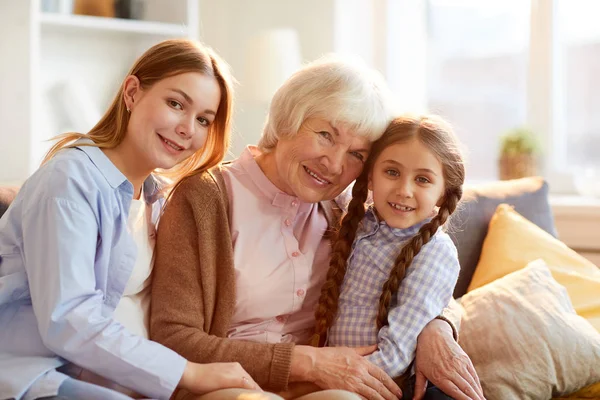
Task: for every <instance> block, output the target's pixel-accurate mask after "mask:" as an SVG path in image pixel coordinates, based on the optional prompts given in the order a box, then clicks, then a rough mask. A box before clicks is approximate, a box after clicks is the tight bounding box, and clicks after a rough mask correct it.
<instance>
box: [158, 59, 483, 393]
mask: <svg viewBox="0 0 600 400" xmlns="http://www.w3.org/2000/svg"><path fill="white" fill-rule="evenodd" d="M391 104H392V102H391V99H390V96H389V94H388V89H387V88H386V85H385V83H384V82H383V80H382V79H381V77H380V76H379V75H378V74H377V73H375V72H374V71H372V70H369V69H366V68H364V67H362V66H357V65H356V64H353V63H348V62H344V61H341V60H337V59H331V58H327V59H322V60H319V61H317V62H314V63H312V64H309V65H307V66H305V67H304V68H303V69H301V70H299V71H298V72H296V73H295V74H294V75H293V76H292V77H291V78H290V79H288V80H287V81H286V82H285V83H284V84H283V85H282V87H281V88H280V89H279V90H278V91H277V93H276V94H275V96H274V98H273V100H272V102H271V107H270V112H269V116H268V118H267V122H266V125H265V128H264V131H263V135H262V137H261V140H260V142H259V144H258V147H254V146H249V147H248V148H247V149H246V150H245V151H244V153H243V154H242V155H241V157H240V158H238V159H237V160H235V161H233V162H231V163H229V164H226V165H223V166H222V167H221V168H220V169H218V170H213V171H212V173H199V174H195V175H192V176H190V177H189V178H187V179H184V180H183V181H181V182H180V184H179V185H178V186H177V187H176V188H175V189H174V191H173V194H172V197H171V198H170V200H169V202H168V204H167V207H166V209H165V213H164V215H163V217H162V219H161V223H160V227H159V230H158V237H157V245H156V261H155V266H154V273H155V275H154V279H153V287H152V317H151V332H150V333H151V337H152V338H153V339H154V340H156V341H158V342H160V343H163V344H165V345H166V346H167V347H170V348H172V349H173V350H175V351H177V352H178V353H180V354H181V355H183V356H184V357H186V358H187V359H189V360H191V361H195V362H201V363H207V362H228V361H238V362H239V363H240V364H241V365H242V366H243V367H244V368H245V369H246V370H247V371H248V372H249V373H250V375H251V376H252V378H254V379H255V380H256V382H257V383H258V384H259V385H261V387H263V388H265V389H266V390H271V391H274V392H280V394H281V395H282V396H284V397H286V398H300V397H299V395H300V394H301V393H302V392H306V391H318V390H324V389H342V390H345V391H346V392H342V391H337V392H332V391H322V392H320V393H319V392H318V393H313V394H312V395H309V397H306V398H311V399H316V398H327V399H334V398H340V399H342V398H356V395H353V394H351V393H349V392H352V393H356V394H358V395H360V396H363V397H365V398H368V399H396V398H399V397H401V392H400V389H399V388H398V386H397V385H396V384H395V383H394V381H393V380H392V379H391V378H390V377H388V376H387V375H386V374H385V373H384V372H383V371H382V370H380V369H379V368H377V367H376V366H374V365H372V364H370V363H369V362H368V361H367V360H366V359H365V358H363V357H362V356H363V355H365V354H368V353H370V352H372V351H373V350H374V348H361V349H350V348H327V347H325V348H314V347H310V346H307V345H306V343H307V342H308V339H309V338H310V336H311V334H312V333H313V329H314V310H315V306H316V304H317V300H318V296H319V293H320V288H321V285H322V284H323V282H324V280H325V276H326V273H327V269H328V264H329V255H330V241H329V235H328V232H329V228H330V227H335V225H336V224H337V219H336V216H337V214H336V212H335V210H336V209H337V208H336V207H335V203H334V201H333V200H334V199H336V198H338V196H339V195H340V194H341V193H342V192H343V191H344V189H346V188H347V187H348V186H349V185H350V184H351V183H352V182H353V181H354V180H355V179H356V178H357V177H358V176H359V174H360V173H361V171H362V168H363V164H364V162H365V160H366V158H367V156H368V154H369V150H370V147H371V143H372V142H373V141H375V140H376V139H378V138H379V137H380V136H381V134H382V133H383V131H384V129H385V127H386V126H387V124H388V122H389V121H390V120H391V118H392V117H393V116H394V110H393V109H392V107H391ZM443 319H444V318H443V317H442V318H441V319H436V320H434V321H432V322H430V323H429V325H428V326H427V327H426V328H425V329H424V331H423V332H422V333H421V335H420V338H419V345H418V350H417V363H416V372H417V376H418V379H417V389H416V391H417V392H419V395H420V393H421V392H422V391H423V390H424V388H425V377H427V378H429V379H430V380H431V381H432V382H433V383H435V384H436V385H437V386H438V387H440V388H441V389H442V390H444V391H446V392H447V393H448V394H449V395H451V396H453V397H455V398H457V399H479V398H483V396H482V395H481V388H480V386H479V381H478V379H477V375H476V373H475V371H474V369H473V367H472V365H471V363H470V361H469V359H468V357H467V356H466V355H465V354H464V353H463V352H462V350H461V349H460V347H459V346H458V345H457V344H456V342H455V340H454V339H453V329H454V327H453V326H452V324H450V323H448V322H449V321H447V320H446V321H444V320H443ZM284 390H285V392H283V391H284ZM216 393H217V392H216ZM216 393H213V394H211V395H208V396H214V397H207V396H205V397H203V399H208V398H211V399H212V398H226V397H225V396H226V395H227V394H226V393H225V392H223V393H220V394H216ZM236 393H239V392H237V391H236V392H235V393H231V392H230V394H232V396H233V397H232V398H235V394H236ZM187 396H188V393H186V392H184V391H180V392H179V393H177V394H176V398H191V397H187ZM303 398H304V397H303Z"/></svg>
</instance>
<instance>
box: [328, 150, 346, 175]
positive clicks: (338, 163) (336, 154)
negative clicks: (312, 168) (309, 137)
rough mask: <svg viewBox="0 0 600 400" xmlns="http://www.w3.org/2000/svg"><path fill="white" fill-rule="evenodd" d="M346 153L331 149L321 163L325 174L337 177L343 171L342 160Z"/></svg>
mask: <svg viewBox="0 0 600 400" xmlns="http://www.w3.org/2000/svg"><path fill="white" fill-rule="evenodd" d="M345 155H346V151H345V150H344V149H338V148H335V147H333V148H331V149H330V150H329V151H328V152H327V154H326V155H325V157H323V160H322V163H323V164H324V166H325V167H326V168H327V173H328V174H330V175H339V174H341V173H342V171H343V170H344V158H345Z"/></svg>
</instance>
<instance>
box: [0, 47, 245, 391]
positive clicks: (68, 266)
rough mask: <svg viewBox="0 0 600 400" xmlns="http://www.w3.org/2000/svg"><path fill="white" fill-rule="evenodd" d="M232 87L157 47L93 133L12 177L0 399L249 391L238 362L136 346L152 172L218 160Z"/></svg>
mask: <svg viewBox="0 0 600 400" xmlns="http://www.w3.org/2000/svg"><path fill="white" fill-rule="evenodd" d="M231 79H232V78H231V77H230V75H229V72H228V69H227V67H226V65H225V64H224V63H223V62H222V61H221V60H220V59H219V58H218V57H217V56H216V55H215V54H214V53H213V52H212V51H210V50H209V49H206V48H204V47H202V46H200V45H199V44H197V43H195V42H192V41H188V40H168V41H165V42H162V43H159V44H157V45H155V46H154V47H152V48H150V49H149V50H148V51H147V52H146V53H144V54H143V55H142V56H141V57H140V58H139V59H138V60H137V61H136V63H135V64H134V65H133V67H132V69H131V70H130V72H129V74H128V76H127V77H126V78H125V80H124V82H123V84H122V85H121V88H120V90H119V92H118V93H117V95H116V96H115V98H114V100H113V102H112V104H111V106H110V108H109V109H108V111H107V112H106V114H105V115H104V116H103V117H102V119H101V120H100V121H99V122H98V123H97V124H96V126H94V127H93V128H92V130H91V131H90V132H89V133H88V134H85V135H84V134H79V133H69V134H66V135H63V137H62V138H61V140H60V141H59V142H58V143H57V144H56V145H55V146H54V147H53V148H52V149H51V150H50V152H49V154H48V156H47V158H46V160H45V162H44V164H43V165H42V166H41V167H40V168H39V170H38V171H37V172H35V173H34V174H33V175H32V176H31V177H30V178H29V179H28V180H27V181H26V182H25V183H24V185H23V186H22V188H21V189H20V190H19V193H18V194H17V196H16V198H15V200H14V201H13V203H12V204H11V206H10V208H9V209H8V211H7V212H6V213H5V214H4V215H3V217H2V219H0V326H1V327H2V329H0V398H2V399H5V398H16V399H21V398H24V399H36V398H41V397H48V398H51V397H52V396H57V395H58V396H59V397H60V398H69V399H75V398H76V399H82V398H83V399H125V398H129V397H127V396H124V395H122V394H121V393H119V392H117V391H115V390H112V389H107V388H105V387H101V386H99V385H95V384H91V383H89V382H83V381H82V379H84V380H87V381H95V382H102V383H103V385H105V386H111V385H112V387H119V388H120V389H121V388H122V387H124V388H128V389H132V390H134V391H136V392H138V393H140V394H143V395H145V396H148V397H152V398H160V399H167V398H169V397H170V396H171V394H172V393H173V391H174V389H175V388H176V387H183V388H186V389H187V390H189V391H191V392H193V393H206V392H209V391H213V390H217V389H221V388H227V387H246V388H255V387H256V385H255V384H254V381H253V380H252V378H251V377H250V376H249V375H248V374H247V373H246V371H244V370H243V369H242V368H241V367H240V366H239V364H237V363H222V364H206V365H202V364H196V363H191V362H187V361H186V360H185V359H184V358H183V357H181V356H180V355H178V354H176V353H175V352H174V351H172V350H170V349H168V348H166V347H164V346H162V345H160V344H158V343H155V342H152V341H150V340H148V339H147V337H148V308H149V284H150V279H149V277H150V272H151V269H152V267H151V266H152V263H151V260H152V253H153V249H154V240H153V238H154V226H155V224H156V222H157V218H158V215H159V213H160V210H161V205H162V204H163V201H162V200H161V198H160V194H161V187H160V186H159V185H158V180H157V179H155V176H157V175H160V174H161V173H159V172H158V171H156V170H157V169H159V168H160V169H161V170H170V171H169V174H170V177H171V178H174V179H175V180H176V181H177V180H178V179H180V178H181V177H183V176H184V175H187V174H189V173H192V172H194V171H204V170H206V169H207V168H210V167H212V166H214V165H216V164H217V163H218V162H220V161H221V160H222V159H223V156H224V154H225V151H226V149H227V146H228V142H229V131H230V119H231V110H232V89H231ZM163 175H164V174H163ZM173 251H177V249H173ZM73 378H78V379H73ZM118 385H121V386H118Z"/></svg>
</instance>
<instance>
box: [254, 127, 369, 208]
mask: <svg viewBox="0 0 600 400" xmlns="http://www.w3.org/2000/svg"><path fill="white" fill-rule="evenodd" d="M370 148H371V143H370V141H369V140H368V139H367V138H363V137H360V136H357V135H356V134H354V133H353V132H351V131H350V130H348V129H346V128H345V127H343V126H338V127H334V126H332V125H331V124H330V123H329V122H328V121H327V120H325V119H320V118H308V119H307V120H305V121H304V123H303V124H302V125H301V126H300V129H299V131H298V133H297V134H296V135H293V136H291V137H287V138H282V139H280V140H279V142H278V143H277V145H276V146H275V148H274V149H273V151H271V152H269V153H264V154H263V155H261V156H259V157H258V158H257V162H258V164H259V165H260V166H261V168H262V170H263V172H264V173H265V175H267V177H268V178H269V179H270V180H271V181H272V182H273V183H274V184H275V186H277V187H278V188H279V189H280V190H282V191H283V192H285V193H288V194H290V195H293V196H297V197H298V198H299V199H300V200H302V201H305V202H309V203H316V202H319V201H323V200H331V199H334V198H335V197H337V196H338V195H339V194H340V193H341V192H342V191H343V190H344V189H345V188H346V187H348V185H349V184H350V183H351V182H352V181H354V180H355V179H356V178H357V177H358V175H360V173H361V171H362V169H363V166H364V162H365V160H366V159H367V156H368V153H369V150H370Z"/></svg>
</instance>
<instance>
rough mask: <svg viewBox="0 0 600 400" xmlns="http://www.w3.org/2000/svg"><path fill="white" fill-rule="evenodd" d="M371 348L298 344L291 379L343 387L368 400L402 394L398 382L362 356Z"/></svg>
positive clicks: (393, 399) (386, 398) (318, 384)
mask: <svg viewBox="0 0 600 400" xmlns="http://www.w3.org/2000/svg"><path fill="white" fill-rule="evenodd" d="M374 350H375V346H373V347H372V348H370V347H369V348H360V349H351V348H348V347H324V348H315V347H310V346H296V347H295V348H294V355H293V358H292V370H291V373H290V380H293V381H308V382H313V383H315V384H316V385H317V386H319V387H320V388H322V389H342V390H348V391H350V392H353V393H356V394H358V395H360V396H362V397H363V398H366V399H369V400H396V399H399V398H401V397H402V392H401V391H400V388H399V387H398V385H396V384H395V383H394V381H393V380H392V379H391V378H390V377H389V376H388V375H387V374H386V373H385V372H383V371H382V370H381V369H380V368H378V367H376V366H375V365H373V364H371V363H370V362H369V361H367V360H366V359H365V358H364V357H363V356H364V355H367V354H369V353H372V352H373V351H374Z"/></svg>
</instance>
